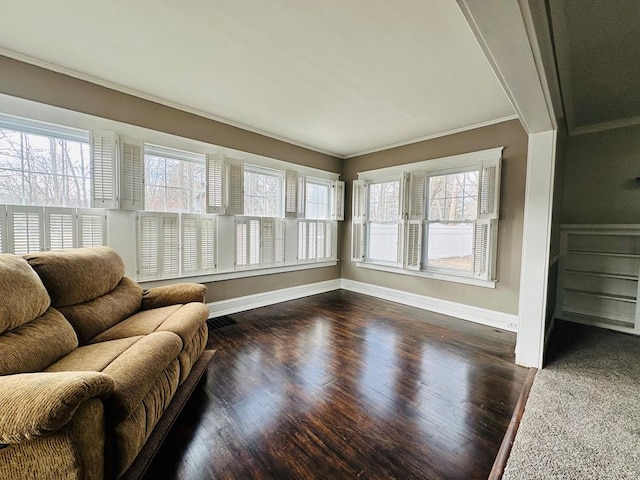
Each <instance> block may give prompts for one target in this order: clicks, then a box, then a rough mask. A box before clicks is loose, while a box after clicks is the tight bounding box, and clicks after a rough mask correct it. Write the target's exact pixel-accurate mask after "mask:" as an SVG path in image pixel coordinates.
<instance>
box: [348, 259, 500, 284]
mask: <svg viewBox="0 0 640 480" xmlns="http://www.w3.org/2000/svg"><path fill="white" fill-rule="evenodd" d="M356 267H357V268H366V269H369V270H378V271H381V272H389V273H397V274H400V275H411V276H413V277H422V278H431V279H433V280H445V281H447V282H454V283H464V284H466V285H474V286H476V287H485V288H496V283H498V280H481V279H479V278H474V277H469V276H463V275H455V274H453V273H442V272H434V271H427V270H406V269H404V268H400V267H392V266H389V265H383V264H380V263H365V262H358V263H356Z"/></svg>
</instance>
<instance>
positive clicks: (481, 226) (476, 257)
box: [473, 222, 489, 280]
mask: <svg viewBox="0 0 640 480" xmlns="http://www.w3.org/2000/svg"><path fill="white" fill-rule="evenodd" d="M488 265H489V224H488V223H480V222H476V225H475V232H474V251H473V276H474V277H476V278H481V279H484V280H487V279H488V276H489V268H488Z"/></svg>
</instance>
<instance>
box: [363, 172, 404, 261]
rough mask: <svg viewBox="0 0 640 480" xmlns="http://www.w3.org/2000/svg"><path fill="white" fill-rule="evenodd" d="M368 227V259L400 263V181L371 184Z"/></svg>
mask: <svg viewBox="0 0 640 480" xmlns="http://www.w3.org/2000/svg"><path fill="white" fill-rule="evenodd" d="M368 187H369V188H368V190H369V202H368V206H369V208H368V212H367V219H368V222H367V227H368V232H369V242H368V244H367V246H368V249H367V259H368V260H371V261H379V262H387V263H393V264H396V263H397V262H398V226H399V223H398V220H399V217H400V180H393V181H389V182H380V183H371V184H370V185H369V186H368Z"/></svg>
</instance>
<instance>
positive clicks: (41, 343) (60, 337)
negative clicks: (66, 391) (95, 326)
mask: <svg viewBox="0 0 640 480" xmlns="http://www.w3.org/2000/svg"><path fill="white" fill-rule="evenodd" d="M77 346H78V338H77V337H76V333H75V332H74V331H73V327H71V325H70V324H69V322H67V320H66V319H65V318H64V317H63V316H62V314H61V313H60V312H58V311H57V310H56V309H55V308H49V309H48V310H47V311H46V312H45V313H44V314H43V315H41V316H39V317H38V318H36V319H35V320H32V321H31V322H28V323H25V324H23V325H20V326H19V327H17V328H14V329H12V330H8V331H6V332H4V333H3V334H2V335H0V352H2V355H0V375H13V374H15V373H32V372H40V371H42V370H44V369H45V368H47V367H48V366H49V365H51V364H52V363H55V362H57V361H58V360H60V359H61V358H62V357H64V356H65V355H68V354H69V353H71V352H72V351H73V350H74V349H75V348H76V347H77Z"/></svg>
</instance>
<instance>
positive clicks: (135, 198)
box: [120, 138, 144, 210]
mask: <svg viewBox="0 0 640 480" xmlns="http://www.w3.org/2000/svg"><path fill="white" fill-rule="evenodd" d="M120 145H121V148H122V150H121V154H120V155H121V160H120V162H121V166H120V208H121V209H123V210H144V147H143V144H142V142H141V141H139V140H134V139H129V138H121V139H120Z"/></svg>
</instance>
